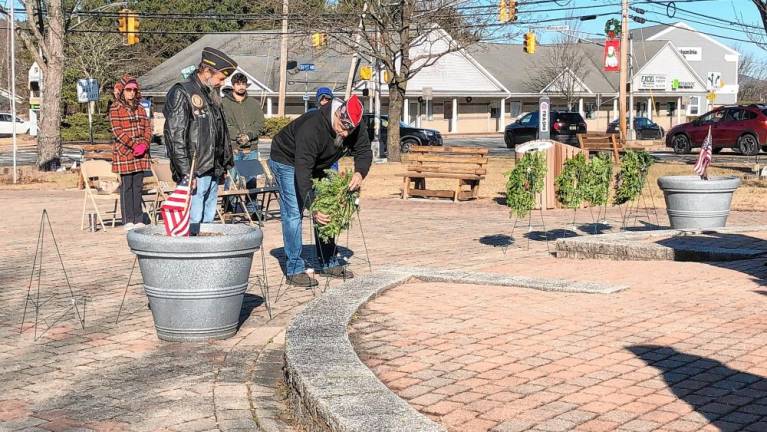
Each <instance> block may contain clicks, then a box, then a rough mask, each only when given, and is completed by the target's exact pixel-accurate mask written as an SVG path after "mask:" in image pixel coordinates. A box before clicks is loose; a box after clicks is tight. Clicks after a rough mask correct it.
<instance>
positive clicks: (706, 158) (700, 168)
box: [693, 126, 712, 179]
mask: <svg viewBox="0 0 767 432" xmlns="http://www.w3.org/2000/svg"><path fill="white" fill-rule="evenodd" d="M711 144H712V139H711V126H709V127H708V135H706V139H705V140H704V141H703V147H701V149H700V154H699V155H698V161H697V162H696V163H695V168H693V170H694V171H695V174H697V175H699V176H700V177H701V178H703V179H706V178H708V176H707V175H706V170H708V166H709V165H710V164H711V152H712V149H711Z"/></svg>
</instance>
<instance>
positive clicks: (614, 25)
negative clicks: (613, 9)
mask: <svg viewBox="0 0 767 432" xmlns="http://www.w3.org/2000/svg"><path fill="white" fill-rule="evenodd" d="M621 30H622V27H621V22H620V21H618V20H617V19H615V18H610V19H609V20H607V22H605V35H606V36H607V37H609V38H615V37H618V36H620V35H621Z"/></svg>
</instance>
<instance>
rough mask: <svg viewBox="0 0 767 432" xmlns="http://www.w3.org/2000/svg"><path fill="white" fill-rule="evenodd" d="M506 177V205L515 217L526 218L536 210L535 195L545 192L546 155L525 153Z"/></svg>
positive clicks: (532, 152)
mask: <svg viewBox="0 0 767 432" xmlns="http://www.w3.org/2000/svg"><path fill="white" fill-rule="evenodd" d="M506 176H507V177H508V180H507V181H506V205H508V206H509V207H510V208H511V213H512V214H513V215H516V216H517V217H519V218H522V217H525V216H527V215H528V214H529V213H530V211H532V210H533V209H534V208H535V195H536V194H538V193H541V191H543V179H544V177H545V176H546V155H545V154H544V153H543V152H538V151H531V152H527V153H525V155H524V156H522V159H520V160H519V161H517V164H516V165H515V166H514V169H513V170H511V172H509V173H507V174H506Z"/></svg>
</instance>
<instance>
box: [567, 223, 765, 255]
mask: <svg viewBox="0 0 767 432" xmlns="http://www.w3.org/2000/svg"><path fill="white" fill-rule="evenodd" d="M755 231H767V225H755V226H739V227H731V228H716V229H703V230H700V229H665V230H656V231H639V232H622V233H614V234H601V235H594V236H584V237H575V238H561V239H557V241H556V243H555V244H554V250H555V255H556V257H557V258H574V259H613V260H622V261H628V260H634V261H663V260H667V261H735V260H743V259H752V258H756V257H758V256H760V255H763V254H764V253H765V251H764V250H756V249H748V248H716V247H710V246H707V247H704V246H700V247H698V246H694V245H690V246H680V247H673V248H672V247H669V246H664V245H660V244H657V243H645V242H640V240H645V239H647V238H650V239H652V238H663V237H677V236H685V235H687V236H692V235H699V234H742V233H747V232H755Z"/></svg>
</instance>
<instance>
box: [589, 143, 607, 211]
mask: <svg viewBox="0 0 767 432" xmlns="http://www.w3.org/2000/svg"><path fill="white" fill-rule="evenodd" d="M587 171H588V174H587V175H586V178H585V179H584V180H583V189H584V191H583V192H584V193H583V200H584V201H586V202H588V203H589V204H591V205H592V206H595V207H598V206H602V205H605V204H607V201H608V198H609V196H610V183H611V180H612V176H613V164H612V157H611V156H610V155H609V154H608V153H599V154H598V155H597V156H595V157H593V158H591V162H589V166H588V169H587Z"/></svg>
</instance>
